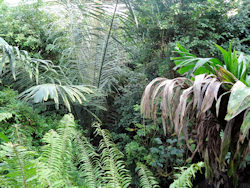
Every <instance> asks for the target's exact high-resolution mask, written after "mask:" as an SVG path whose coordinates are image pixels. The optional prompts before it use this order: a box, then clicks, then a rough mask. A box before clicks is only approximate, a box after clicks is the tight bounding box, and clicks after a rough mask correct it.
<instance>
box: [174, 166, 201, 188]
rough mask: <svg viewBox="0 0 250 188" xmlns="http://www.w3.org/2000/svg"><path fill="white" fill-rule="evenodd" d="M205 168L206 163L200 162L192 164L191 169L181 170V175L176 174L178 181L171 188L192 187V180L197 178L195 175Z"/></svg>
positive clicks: (184, 168)
mask: <svg viewBox="0 0 250 188" xmlns="http://www.w3.org/2000/svg"><path fill="white" fill-rule="evenodd" d="M202 167H204V162H198V163H195V164H192V165H191V166H190V167H188V168H186V167H182V168H180V170H181V173H180V174H176V177H177V179H176V180H174V182H173V183H172V184H171V185H170V188H179V187H190V188H191V187H192V186H193V184H192V178H195V173H196V172H197V171H198V170H199V171H201V168H202Z"/></svg>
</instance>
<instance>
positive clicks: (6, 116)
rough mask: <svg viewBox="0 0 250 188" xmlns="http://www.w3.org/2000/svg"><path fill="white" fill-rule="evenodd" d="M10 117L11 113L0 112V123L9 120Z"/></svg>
mask: <svg viewBox="0 0 250 188" xmlns="http://www.w3.org/2000/svg"><path fill="white" fill-rule="evenodd" d="M11 117H12V113H10V112H0V122H1V121H5V120H7V119H10V118H11Z"/></svg>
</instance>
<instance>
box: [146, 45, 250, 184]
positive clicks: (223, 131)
mask: <svg viewBox="0 0 250 188" xmlns="http://www.w3.org/2000/svg"><path fill="white" fill-rule="evenodd" d="M216 46H217V48H218V49H219V50H220V51H221V53H222V56H223V59H224V61H220V60H219V59H217V58H198V57H196V56H195V55H193V54H191V53H189V52H188V51H187V50H186V49H185V48H183V47H182V46H181V45H179V44H177V48H176V52H177V53H178V54H179V55H180V56H179V57H174V58H172V59H173V60H174V61H175V64H176V67H175V69H178V72H179V73H180V74H185V75H186V76H187V77H178V78H175V79H172V80H170V79H166V78H155V79H154V80H153V81H151V82H150V83H149V84H148V85H147V87H146V89H145V91H144V94H143V97H142V101H141V112H142V114H143V115H144V116H145V117H147V118H152V119H153V120H154V121H155V122H156V121H157V115H158V114H159V112H160V113H161V119H162V125H163V129H164V133H165V134H166V131H167V129H168V130H169V131H172V129H174V130H175V132H176V133H177V135H178V136H180V135H181V134H184V136H185V139H186V142H187V146H188V148H189V149H190V151H191V152H192V156H191V159H192V158H193V157H194V156H195V154H196V153H197V152H200V153H201V154H202V157H203V159H204V162H205V167H206V177H207V178H208V179H209V181H210V183H212V184H214V185H216V186H219V185H222V184H224V185H226V186H227V185H228V184H229V183H231V184H234V186H236V185H237V181H238V175H237V173H238V171H239V169H240V168H241V167H242V164H243V163H244V159H245V157H246V156H247V155H248V154H249V149H250V142H249V136H248V134H249V128H250V123H249V122H250V121H249V118H250V113H249V109H250V88H249V74H248V72H249V56H246V55H244V54H243V53H239V52H236V51H235V50H234V51H232V43H230V45H229V50H228V51H227V50H225V49H223V48H222V47H220V46H218V45H216ZM158 106H160V109H158ZM191 122H192V123H191ZM168 123H169V126H167V124H168ZM189 139H193V140H194V141H195V143H196V148H195V150H192V149H191V147H190V146H189ZM228 158H229V160H227V159H228Z"/></svg>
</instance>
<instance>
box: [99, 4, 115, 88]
mask: <svg viewBox="0 0 250 188" xmlns="http://www.w3.org/2000/svg"><path fill="white" fill-rule="evenodd" d="M118 1H119V0H116V4H115V10H114V13H113V16H112V20H111V23H110V27H109V32H108V36H107V39H106V43H105V47H104V50H103V55H102V61H101V67H100V72H99V78H98V83H97V87H98V88H99V87H100V82H101V75H102V68H103V64H104V60H105V56H106V53H107V48H108V43H109V38H110V35H111V31H112V27H113V23H114V19H115V13H116V10H117V5H118Z"/></svg>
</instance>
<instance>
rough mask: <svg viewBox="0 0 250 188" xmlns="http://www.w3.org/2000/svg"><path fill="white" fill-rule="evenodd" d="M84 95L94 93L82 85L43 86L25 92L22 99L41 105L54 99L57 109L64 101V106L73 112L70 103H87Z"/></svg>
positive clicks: (21, 96) (21, 95)
mask: <svg viewBox="0 0 250 188" xmlns="http://www.w3.org/2000/svg"><path fill="white" fill-rule="evenodd" d="M83 93H86V94H91V93H93V91H92V90H91V89H90V88H89V87H87V86H82V85H65V86H63V85H58V84H41V85H36V86H33V87H31V88H29V89H27V90H25V91H24V92H22V93H21V94H20V98H21V99H22V100H24V101H31V102H33V103H41V102H45V101H48V100H49V99H52V100H54V102H55V105H56V108H57V109H58V108H59V104H60V101H63V104H64V105H65V106H66V107H67V108H68V110H69V111H71V106H70V102H78V103H79V104H82V103H83V101H85V102H86V97H85V96H84V94H83Z"/></svg>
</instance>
